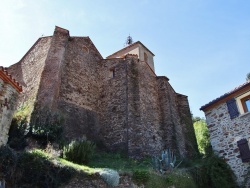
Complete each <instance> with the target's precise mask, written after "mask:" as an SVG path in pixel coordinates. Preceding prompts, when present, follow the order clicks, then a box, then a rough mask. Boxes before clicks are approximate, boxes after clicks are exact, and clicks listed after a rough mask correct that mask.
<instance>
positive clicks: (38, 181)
mask: <svg viewBox="0 0 250 188" xmlns="http://www.w3.org/2000/svg"><path fill="white" fill-rule="evenodd" d="M76 173H77V172H76V171H75V170H74V169H73V168H70V167H65V166H63V165H56V164H55V163H54V161H53V162H52V159H51V158H50V157H49V156H48V155H46V154H45V153H43V152H42V151H40V150H34V151H32V152H20V153H17V152H16V151H14V150H13V149H11V148H10V147H8V146H2V147H0V179H2V178H3V179H4V180H5V181H6V184H7V185H8V187H59V186H60V185H62V184H63V183H67V182H68V181H69V180H70V179H71V177H72V176H74V175H75V174H76Z"/></svg>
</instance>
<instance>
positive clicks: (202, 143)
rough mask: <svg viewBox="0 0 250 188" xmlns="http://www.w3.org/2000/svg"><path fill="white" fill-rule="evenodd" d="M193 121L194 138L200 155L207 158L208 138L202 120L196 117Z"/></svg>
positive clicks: (209, 150)
mask: <svg viewBox="0 0 250 188" xmlns="http://www.w3.org/2000/svg"><path fill="white" fill-rule="evenodd" d="M193 121H194V130H195V136H196V140H197V144H198V149H199V151H200V153H202V154H204V155H206V156H208V155H211V151H212V149H211V144H210V136H209V132H208V128H207V124H206V121H205V120H204V119H201V118H198V117H196V119H195V120H193Z"/></svg>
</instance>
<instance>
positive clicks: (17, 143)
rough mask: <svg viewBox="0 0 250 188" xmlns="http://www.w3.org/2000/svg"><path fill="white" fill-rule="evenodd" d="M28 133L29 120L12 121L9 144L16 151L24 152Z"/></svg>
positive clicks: (19, 118)
mask: <svg viewBox="0 0 250 188" xmlns="http://www.w3.org/2000/svg"><path fill="white" fill-rule="evenodd" d="M27 132H28V121H27V118H26V117H25V118H22V117H16V118H13V119H12V122H11V125H10V130H9V138H8V144H9V146H10V147H11V148H13V149H16V150H22V149H24V148H25V147H26V146H27V142H26V139H25V137H26V133H27Z"/></svg>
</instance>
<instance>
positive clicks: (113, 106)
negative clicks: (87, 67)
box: [98, 59, 128, 153]
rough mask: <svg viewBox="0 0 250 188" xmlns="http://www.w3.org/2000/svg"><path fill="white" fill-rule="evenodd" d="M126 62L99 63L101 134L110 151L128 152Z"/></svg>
mask: <svg viewBox="0 0 250 188" xmlns="http://www.w3.org/2000/svg"><path fill="white" fill-rule="evenodd" d="M126 68H127V62H126V61H125V62H124V60H123V59H112V60H103V61H102V62H101V63H100V72H99V73H100V81H101V82H102V84H101V85H100V96H99V98H100V99H99V101H98V105H99V112H100V123H101V134H100V137H102V139H103V141H104V143H105V145H106V146H107V147H108V148H110V149H111V150H120V151H122V152H125V153H127V152H128V97H127V92H128V90H127V83H128V80H127V73H126Z"/></svg>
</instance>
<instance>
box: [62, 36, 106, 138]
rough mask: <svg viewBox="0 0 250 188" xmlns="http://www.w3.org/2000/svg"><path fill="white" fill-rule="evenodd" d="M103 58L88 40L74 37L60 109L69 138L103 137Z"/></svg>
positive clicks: (67, 54)
mask: <svg viewBox="0 0 250 188" xmlns="http://www.w3.org/2000/svg"><path fill="white" fill-rule="evenodd" d="M101 59H102V57H101V55H100V54H99V52H98V51H97V50H96V48H95V46H94V45H93V43H92V42H91V40H90V39H89V38H88V37H71V38H70V39H69V41H68V44H67V47H66V49H65V56H64V60H63V65H62V67H63V68H62V76H61V86H60V93H59V94H60V97H59V100H58V109H59V110H60V111H61V113H62V114H63V116H64V119H65V122H64V135H65V136H66V137H67V138H80V137H83V136H84V137H87V138H88V139H91V140H97V139H99V138H98V134H99V129H100V127H99V117H98V116H99V115H98V100H99V84H100V83H99V74H98V70H97V68H98V63H99V62H100V60H101Z"/></svg>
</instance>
